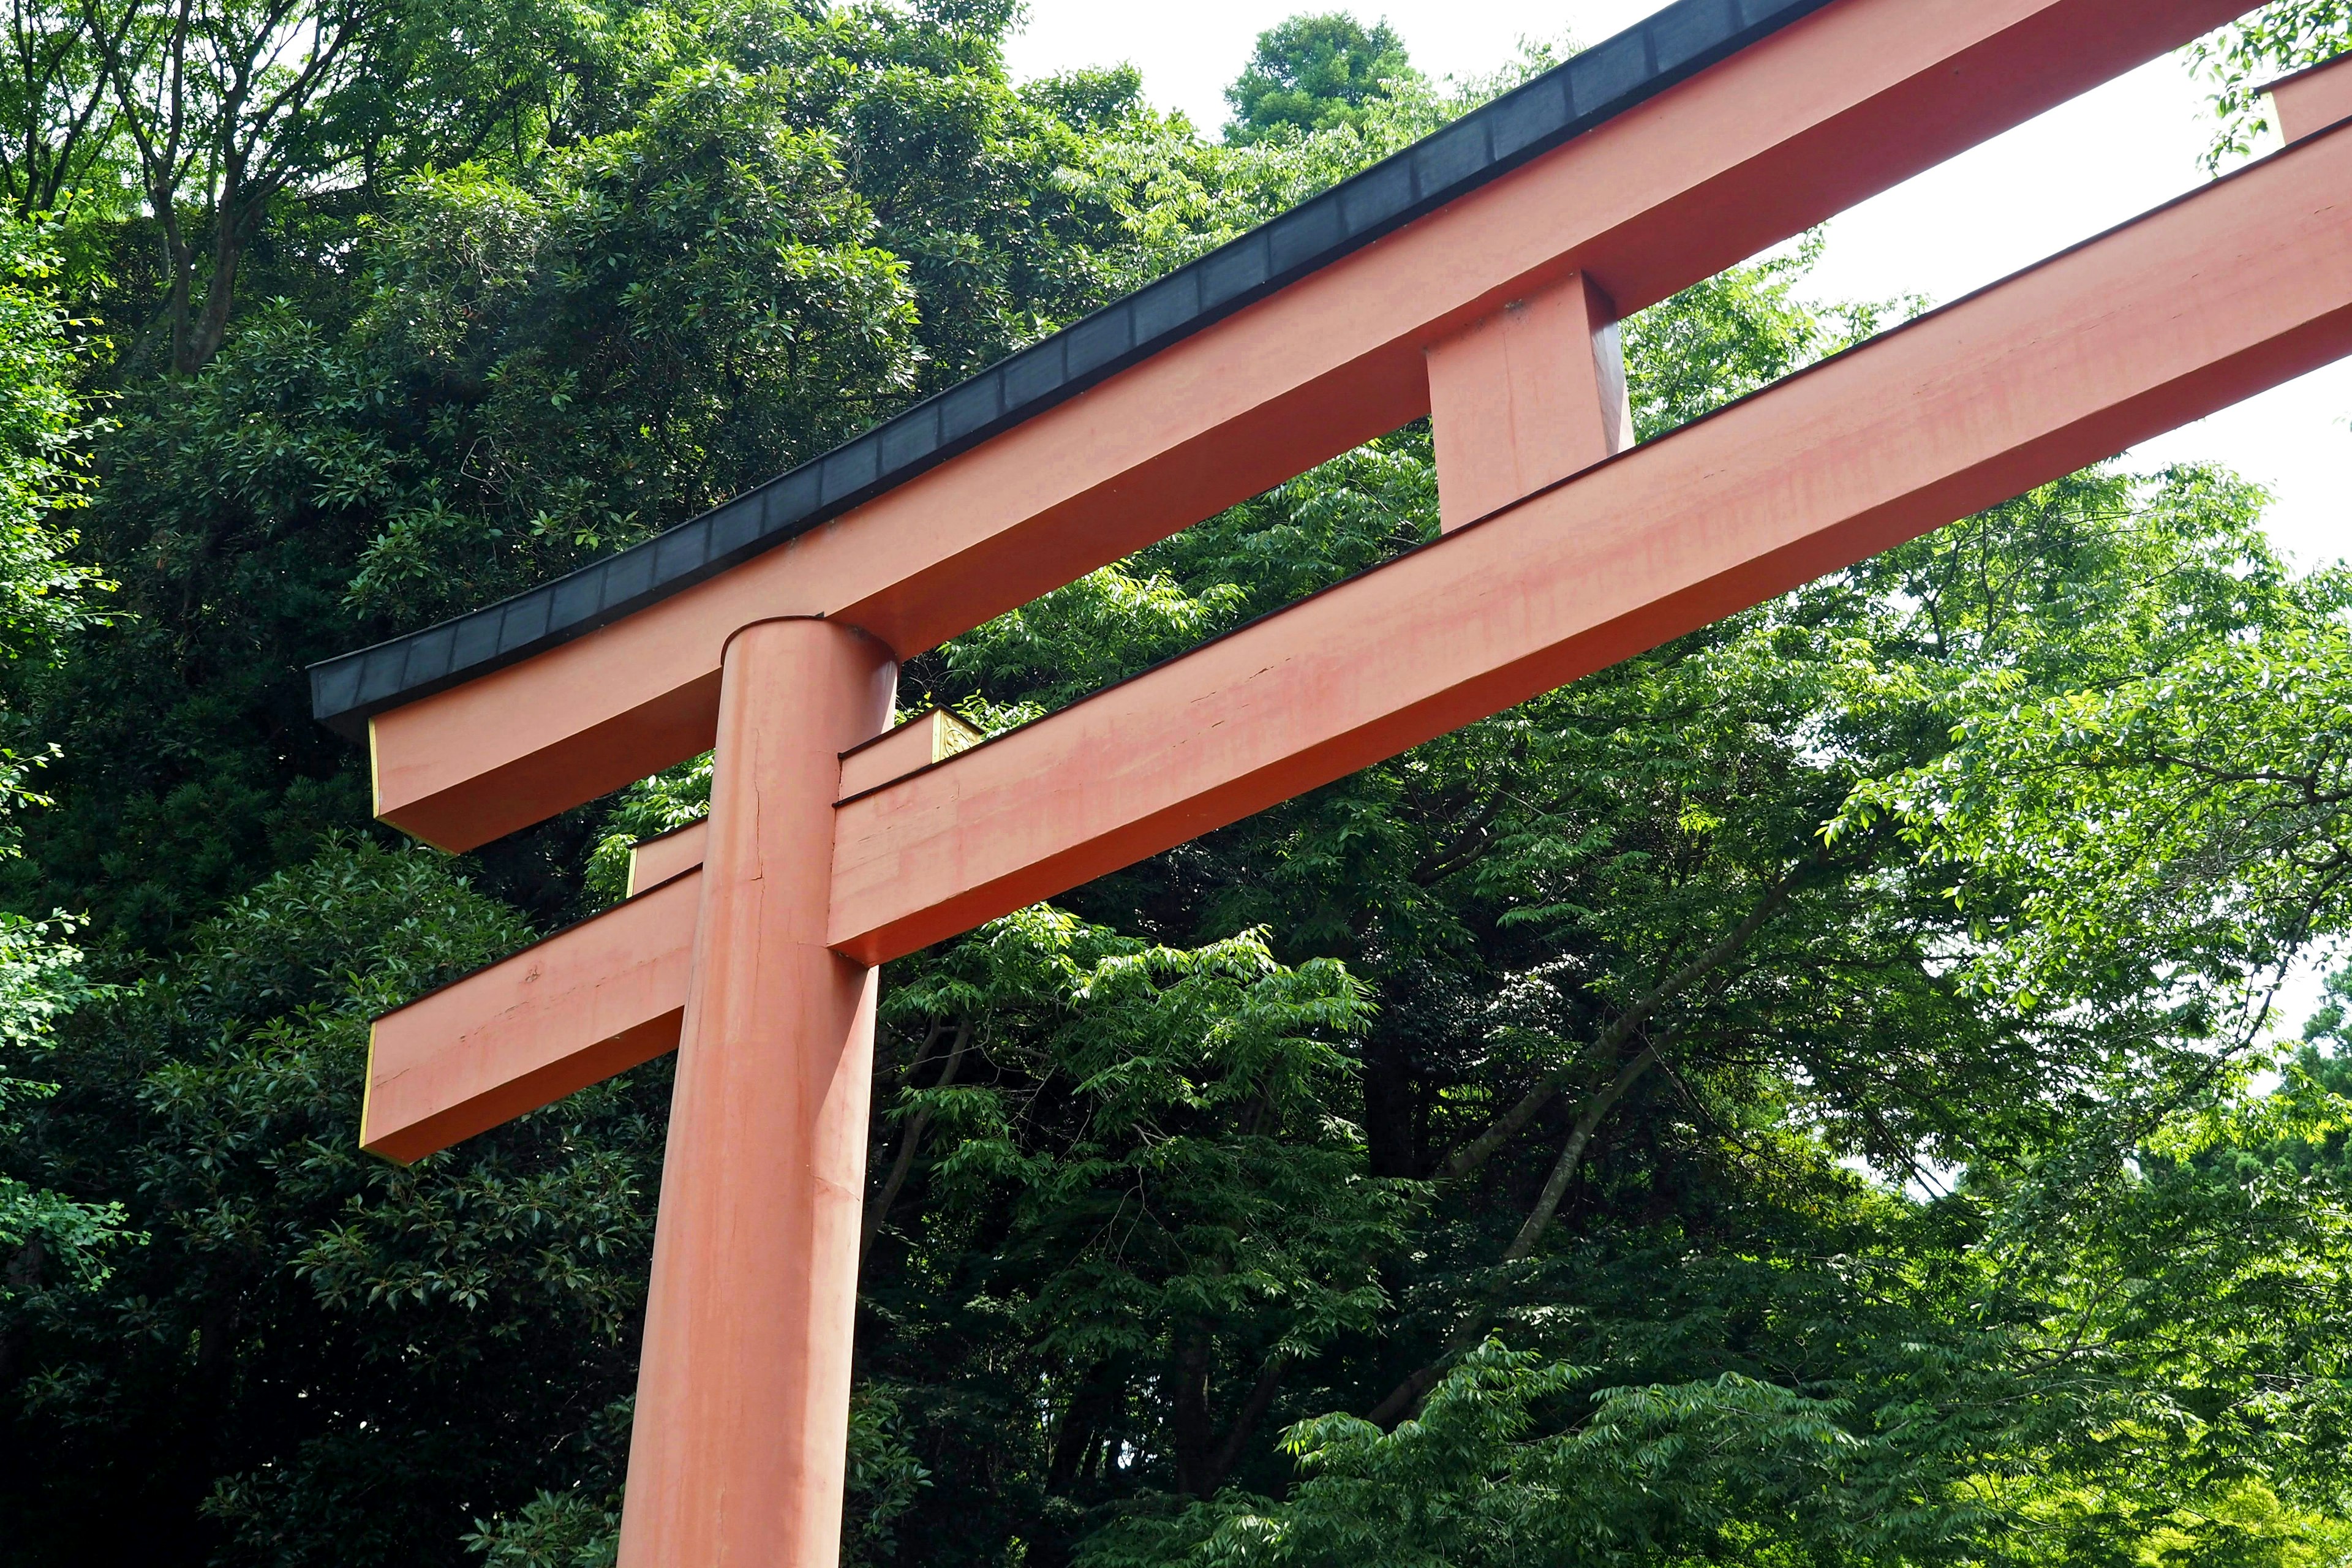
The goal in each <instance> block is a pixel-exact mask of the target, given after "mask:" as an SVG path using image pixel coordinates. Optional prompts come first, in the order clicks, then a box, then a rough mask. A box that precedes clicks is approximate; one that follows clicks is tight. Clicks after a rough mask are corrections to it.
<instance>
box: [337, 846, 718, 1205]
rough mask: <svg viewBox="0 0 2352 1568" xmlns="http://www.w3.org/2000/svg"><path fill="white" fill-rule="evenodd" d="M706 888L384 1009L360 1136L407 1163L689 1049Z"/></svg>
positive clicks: (638, 904)
mask: <svg viewBox="0 0 2352 1568" xmlns="http://www.w3.org/2000/svg"><path fill="white" fill-rule="evenodd" d="M697 859H699V857H697ZM700 898H701V892H700V889H699V886H698V878H696V877H693V876H688V877H687V878H686V879H684V880H682V881H673V882H671V883H669V884H668V885H667V886H666V887H662V888H658V889H654V890H653V891H651V892H648V893H647V894H646V896H645V897H643V898H639V899H632V900H629V901H628V902H626V903H625V904H622V905H621V906H620V907H619V908H617V909H613V910H606V911H605V912H604V914H602V915H599V916H597V917H596V918H595V919H594V920H592V921H583V923H581V924H579V925H576V926H573V927H572V929H571V930H569V931H563V932H562V933H561V934H559V935H557V936H555V937H552V938H551V939H550V940H548V941H546V942H540V943H538V944H537V945H535V946H532V947H527V948H525V949H523V951H522V952H519V953H517V954H515V955H514V956H513V957H512V958H509V959H508V960H506V961H505V962H504V963H494V964H492V965H491V966H490V967H489V968H488V969H484V970H480V971H478V972H477V973H473V974H469V975H467V977H466V978H465V979H463V980H460V981H457V983H456V984H451V985H447V986H445V987H443V988H442V989H441V990H439V991H436V992H434V993H433V994H430V995H428V996H425V997H422V998H420V999H419V1000H417V1001H415V1002H412V1003H410V1004H409V1005H407V1006H405V1007H403V1008H401V1009H400V1010H399V1011H397V1012H394V1013H387V1014H385V1015H384V1016H383V1017H381V1018H378V1019H377V1020H376V1021H375V1026H374V1027H373V1029H372V1030H371V1031H370V1032H369V1037H368V1085H367V1100H366V1102H365V1105H364V1107H363V1109H362V1110H361V1113H360V1146H361V1147H362V1148H363V1149H366V1150H368V1151H369V1152H371V1153H375V1154H381V1155H383V1157H384V1158H385V1159H387V1160H395V1161H398V1162H399V1163H403V1164H406V1163H408V1162H410V1161H412V1160H420V1159H423V1158H424V1157H425V1155H427V1154H430V1153H433V1152H436V1151H437V1150H441V1149H446V1148H447V1147H449V1145H450V1144H452V1143H456V1142H460V1141H461V1140H464V1139H467V1138H471V1137H472V1136H473V1135H474V1134H475V1133H477V1132H485V1131H488V1130H489V1129H491V1128H493V1127H496V1126H497V1125H499V1123H500V1122H502V1121H512V1120H513V1119H514V1118H515V1117H518V1116H520V1115H522V1114H523V1113H524V1112H526V1111H530V1110H538V1109H539V1108H540V1107H541V1106H542V1105H551V1104H552V1103H554V1102H555V1101H556V1100H561V1099H562V1098H563V1097H564V1096H565V1095H567V1094H570V1093H572V1091H573V1090H575V1089H585V1088H587V1087H588V1086H589V1085H590V1084H592V1083H601V1082H603V1081H604V1079H608V1078H611V1077H612V1076H613V1075H614V1074H615V1073H621V1072H626V1071H627V1070H628V1069H629V1068H633V1067H635V1066H636V1065H637V1064H638V1063H640V1062H647V1061H651V1060H652V1059H653V1058H656V1057H657V1056H660V1055H661V1054H662V1053H664V1052H665V1051H671V1050H676V1049H677V1029H678V1018H679V1015H680V1011H681V1009H683V1008H684V1007H685V1005H686V984H687V974H688V964H689V961H690V955H691V953H692V951H693V946H694V921H695V911H696V910H697V908H698V903H699V900H700Z"/></svg>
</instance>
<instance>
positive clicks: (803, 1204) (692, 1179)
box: [621, 620, 897, 1568]
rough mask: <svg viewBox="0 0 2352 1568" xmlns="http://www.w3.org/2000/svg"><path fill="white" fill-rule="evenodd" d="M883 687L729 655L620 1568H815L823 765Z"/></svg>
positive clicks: (854, 996) (824, 1478)
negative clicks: (700, 903) (693, 966)
mask: <svg viewBox="0 0 2352 1568" xmlns="http://www.w3.org/2000/svg"><path fill="white" fill-rule="evenodd" d="M896 676H897V669H896V667H895V666H894V665H893V663H892V661H891V658H890V654H889V651H888V650H887V648H885V647H882V645H881V644H879V643H877V642H876V641H875V640H874V639H873V638H871V637H867V636H866V635H865V634H864V633H862V632H860V631H857V630H856V629H855V628H854V627H850V626H842V625H840V624H838V623H835V622H831V621H821V620H783V621H764V622H761V623H760V624H758V625H756V626H746V627H745V628H744V629H743V630H741V631H740V632H738V633H737V634H736V635H735V637H734V638H733V639H732V640H731V641H730V642H729V644H728V645H727V653H726V660H725V665H724V674H723V680H724V685H723V687H722V689H721V695H720V697H719V748H718V752H717V757H716V769H715V772H714V774H713V777H712V782H711V791H710V828H709V848H708V851H707V854H706V856H705V858H704V860H703V870H702V879H703V893H702V913H701V917H700V923H699V924H698V927H697V930H696V937H695V960H694V963H695V968H694V980H693V984H692V988H691V989H690V990H689V991H688V994H687V1003H686V1020H685V1025H684V1030H683V1035H682V1037H681V1039H680V1041H679V1046H678V1063H677V1089H676V1090H675V1091H674V1093H673V1096H672V1099H671V1102H670V1124H669V1152H668V1154H667V1160H666V1163H665V1167H664V1171H663V1174H662V1190H661V1219H660V1226H659V1229H658V1231H657V1232H656V1238H655V1242H654V1268H653V1294H652V1298H651V1300H649V1301H648V1303H647V1305H646V1342H645V1355H644V1359H643V1361H642V1363H641V1364H640V1366H639V1369H638V1373H637V1406H636V1425H635V1430H634V1433H633V1435H632V1437H631V1442H630V1448H629V1490H628V1502H627V1508H626V1511H625V1517H624V1520H623V1522H622V1526H621V1563H622V1568H834V1565H835V1563H836V1562H837V1560H838V1556H839V1552H840V1542H841V1492H842V1482H843V1477H844V1468H845V1445H846V1443H847V1439H848V1426H849V1370H850V1347H851V1340H852V1334H853V1330H854V1325H855V1321H856V1305H857V1237H858V1221H859V1217H860V1213H861V1210H862V1208H863V1205H864V1202H865V1190H866V1110H867V1100H868V1098H869V1094H870V1083H871V1077H872V1071H873V1058H874V993H875V974H874V971H873V970H871V969H868V968H866V966H865V965H863V964H860V963H853V962H851V961H850V960H847V959H845V958H843V957H841V956H839V955H838V954H836V953H835V952H832V951H831V950H830V949H828V948H827V947H826V946H825V944H824V934H825V917H826V913H827V911H828V909H829V906H830V904H831V902H832V873H833V818H834V801H835V796H836V795H837V793H838V784H839V782H840V760H839V759H840V753H841V752H843V751H845V750H846V749H847V748H849V747H851V746H854V745H856V744H857V743H859V742H863V741H866V740H868V739H870V738H872V737H873V736H875V735H877V734H879V733H880V732H881V731H883V729H884V728H885V727H887V724H888V722H889V719H890V709H891V695H892V686H893V682H894V680H895V679H896Z"/></svg>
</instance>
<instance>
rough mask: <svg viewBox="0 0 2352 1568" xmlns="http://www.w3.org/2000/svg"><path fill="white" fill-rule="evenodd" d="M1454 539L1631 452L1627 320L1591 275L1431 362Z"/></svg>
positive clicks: (1491, 320) (1444, 506) (1432, 356)
mask: <svg viewBox="0 0 2352 1568" xmlns="http://www.w3.org/2000/svg"><path fill="white" fill-rule="evenodd" d="M1428 360H1429V403H1430V411H1431V419H1432V422H1433V424H1434V426H1436V432H1437V510H1438V521H1439V525H1440V526H1441V527H1443V528H1444V531H1446V532H1448V533H1451V532H1453V531H1454V530H1455V529H1457V528H1460V527H1461V526H1462V525H1463V524H1464V523H1467V522H1475V521H1477V520H1478V519H1480V518H1482V517H1485V516H1486V514H1487V513H1488V512H1491V511H1494V510H1497V509H1499V508H1502V507H1506V506H1508V505H1510V504H1511V503H1512V502H1513V501H1515V500H1519V499H1520V498H1522V497H1524V496H1528V495H1532V494H1534V493H1535V492H1536V491H1537V490H1539V489H1543V487H1544V486H1546V485H1548V484H1550V483H1552V482H1553V481H1554V480H1556V479H1566V478H1568V476H1569V475H1570V474H1574V473H1580V472H1581V471H1582V470H1584V469H1586V468H1591V466H1592V465H1593V464H1595V463H1598V462H1600V461H1601V460H1602V459H1603V458H1612V457H1614V456H1616V455H1617V454H1618V453H1620V452H1622V451H1623V450H1624V449H1625V448H1626V447H1630V446H1632V445H1633V406H1632V405H1631V404H1630V403H1628V402H1627V401H1626V396H1625V353H1624V347H1623V343H1622V340H1621V338H1620V336H1619V333H1618V330H1617V308H1616V307H1615V306H1614V305H1612V304H1611V303H1610V302H1609V297H1608V296H1607V295H1606V294H1604V293H1602V292H1601V289H1600V288H1599V286H1598V285H1596V284H1595V283H1594V282H1593V281H1592V279H1591V277H1590V276H1588V275H1587V274H1585V273H1582V272H1575V273H1570V275H1569V276H1568V278H1567V279H1564V280H1563V281H1561V282H1559V283H1555V284H1553V285H1551V286H1550V287H1549V288H1547V289H1543V290H1541V291H1540V292H1538V293H1535V294H1531V295H1529V296H1528V298H1526V299H1524V300H1514V301H1513V302H1512V303H1511V304H1509V305H1507V306H1505V307H1504V308H1503V309H1502V310H1497V311H1496V313H1495V314H1493V315H1491V316H1488V317H1486V319H1485V320H1483V321H1477V322H1475V323H1474V324H1473V325H1471V326H1470V327H1468V328H1466V329H1465V330H1464V331H1461V332H1458V333H1456V334H1455V335H1454V336H1453V337H1451V338H1448V339H1446V340H1445V341H1444V342H1441V343H1436V344H1433V345H1432V346H1431V347H1430V349H1429V351H1428Z"/></svg>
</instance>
